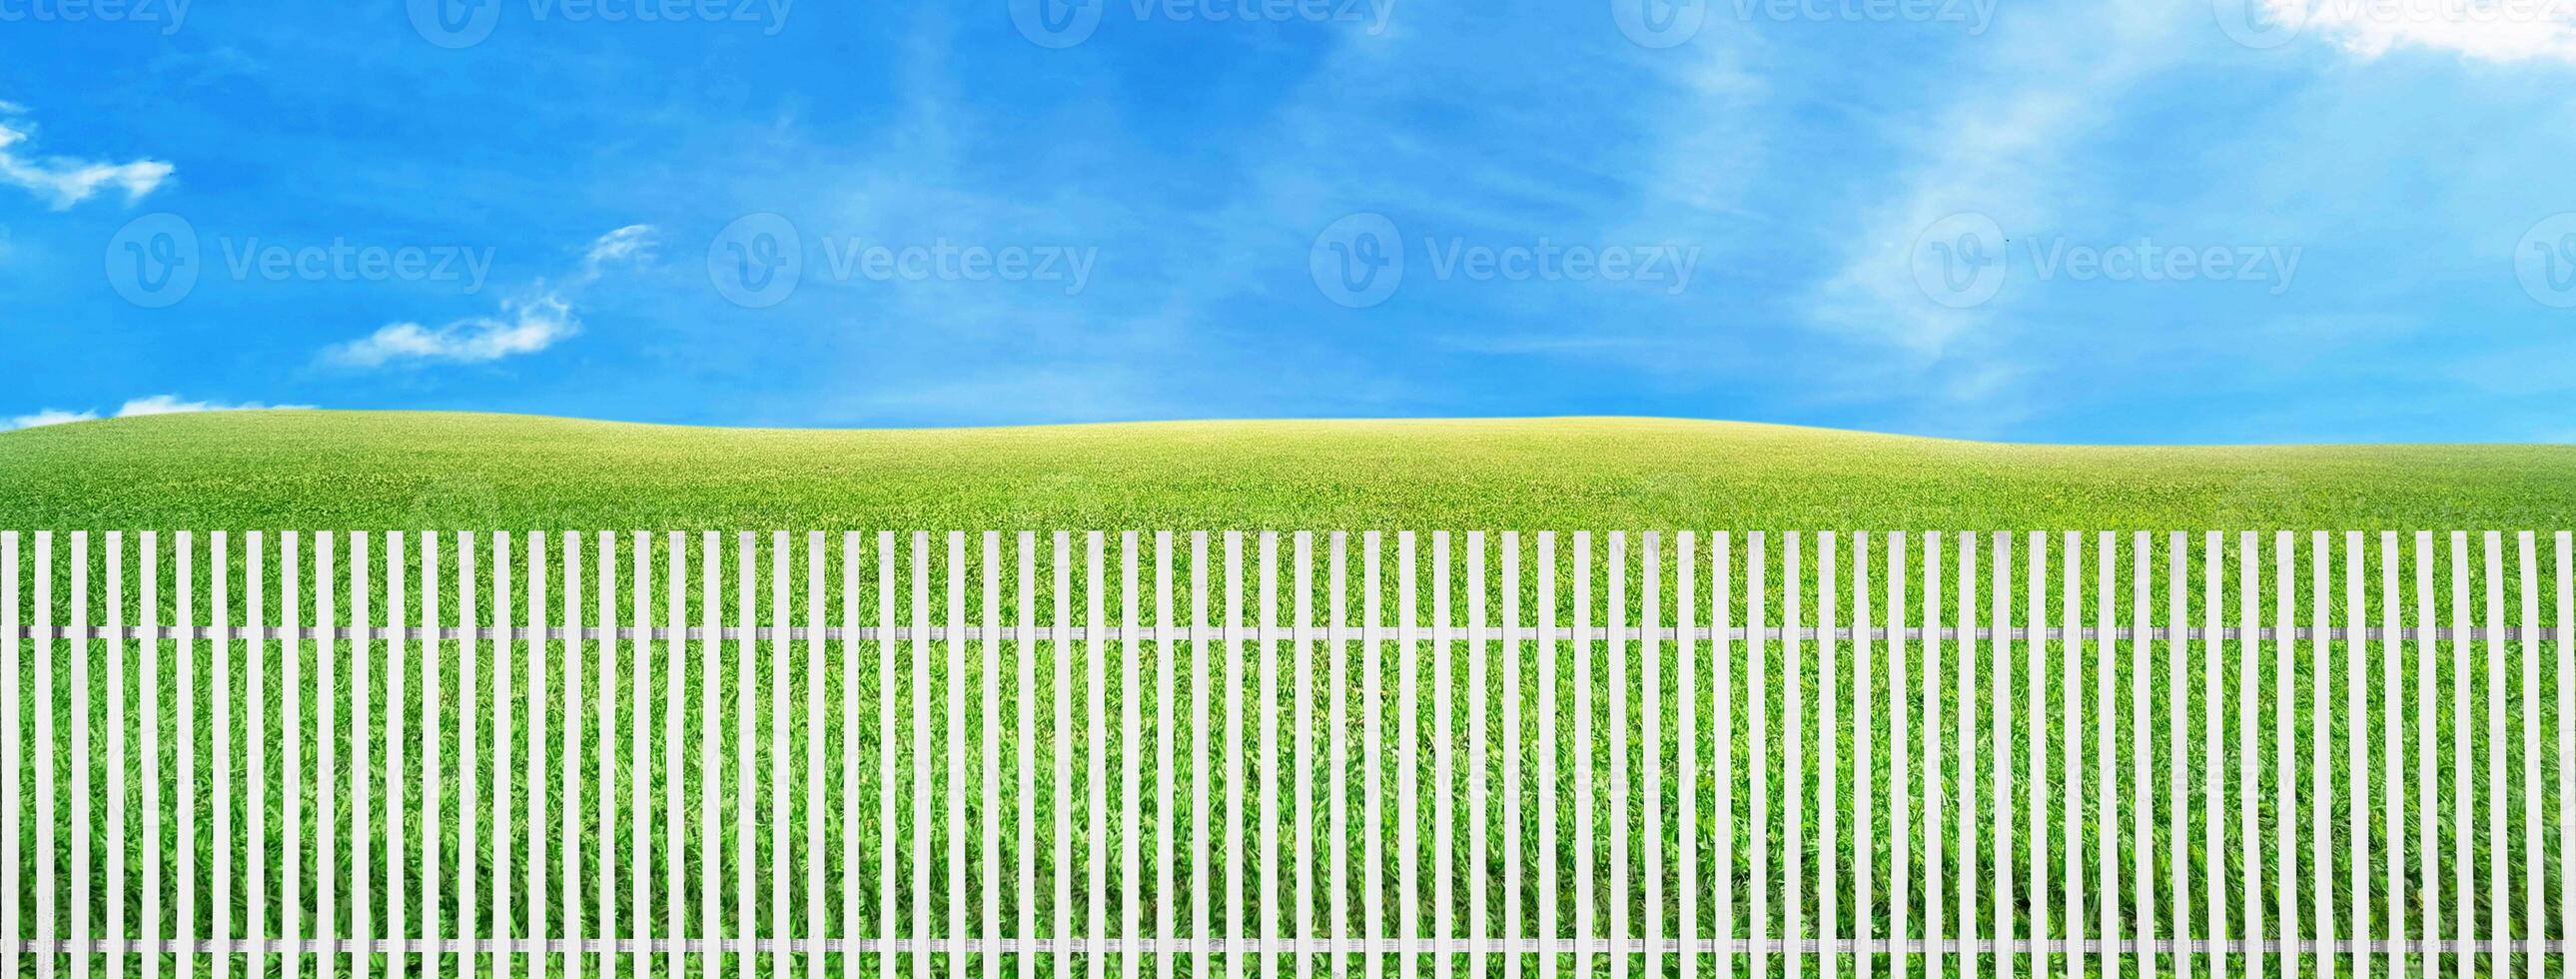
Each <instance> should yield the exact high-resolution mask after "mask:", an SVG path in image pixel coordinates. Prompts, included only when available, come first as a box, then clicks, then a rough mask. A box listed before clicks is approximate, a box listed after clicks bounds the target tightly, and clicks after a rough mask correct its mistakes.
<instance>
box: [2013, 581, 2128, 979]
mask: <svg viewBox="0 0 2576 979" xmlns="http://www.w3.org/2000/svg"><path fill="white" fill-rule="evenodd" d="M2058 549H2059V550H2060V551H2061V552H2062V560H2060V561H2058V565H2059V570H2058V577H2059V579H2060V584H2059V587H2058V596H2057V597H2058V607H2059V612H2058V616H2057V636H2058V642H2057V655H2058V664H2059V666H2058V684H2057V696H2058V700H2059V708H2058V737H2059V738H2060V740H2061V742H2062V743H2061V744H2060V745H2059V752H2060V755H2059V770H2058V772H2057V774H2056V776H2055V778H2056V781H2055V783H2054V786H2053V787H2052V784H2051V782H2050V780H2049V775H2048V766H2047V765H2046V763H2045V761H2043V762H2041V763H2039V764H2034V765H2032V766H2031V770H2032V772H2033V773H2034V774H2036V775H2037V776H2039V778H2038V780H2037V781H2036V782H2035V783H2034V784H2033V785H2032V792H2031V798H2032V799H2033V800H2034V801H2035V802H2036V801H2037V800H2040V799H2043V798H2046V797H2048V796H2050V795H2052V794H2053V795H2055V796H2056V797H2057V799H2058V805H2059V809H2058V831H2059V833H2060V834H2062V835H2061V837H2060V841H2059V852H2060V853H2061V854H2063V856H2062V857H2061V861H2062V862H2061V864H2060V865H2061V866H2063V867H2064V868H2065V870H2064V879H2063V880H2060V881H2059V882H2058V888H2057V897H2058V904H2057V907H2056V909H2055V911H2056V914H2055V915H2054V918H2055V920H2054V921H2052V922H2049V923H2048V924H2047V925H2045V926H2043V927H2044V930H2043V931H2041V932H2040V934H2043V935H2044V934H2047V933H2048V932H2050V931H2054V932H2056V933H2058V934H2060V935H2063V936H2065V937H2066V938H2067V939H2069V940H2070V941H2082V940H2084V939H2085V938H2086V937H2087V936H2086V935H2085V927H2084V926H2085V921H2086V914H2085V904H2086V902H2087V901H2089V900H2092V897H2091V895H2090V893H2089V892H2088V891H2087V890H2086V889H2085V887H2084V871H2083V869H2082V868H2083V866H2084V864H2085V857H2086V854H2085V852H2084V835H2083V826H2084V793H2085V792H2086V790H2088V789H2089V788H2091V786H2088V785H2086V784H2085V779H2084V772H2085V770H2086V769H2085V762H2084V694H2085V686H2084V678H2083V673H2082V669H2083V663H2084V654H2085V652H2086V642H2085V640H2084V637H2083V635H2082V634H2081V632H2080V630H2081V629H2082V628H2083V627H2084V564H2085V554H2084V535H2083V534H2081V533H2079V532H2076V531H2072V530H2070V531H2065V532H2064V534H2063V536H2062V538H2061V540H2060V543H2059V545H2058ZM2106 590H2107V589H2106ZM2097 597H2099V596H2098V595H2097ZM2092 645H2093V647H2094V648H2095V649H2096V650H2098V649H2099V648H2100V646H2101V645H2102V639H2101V637H2096V639H2095V640H2094V642H2093V643H2092ZM2033 665H2034V666H2036V663H2034V664H2033ZM2034 672H2037V671H2036V670H2034ZM2100 675H2101V676H2104V677H2108V676H2109V675H2110V674H2109V672H2108V671H2107V670H2106V671H2103V672H2102V673H2101V674H2100ZM2034 706H2036V705H2034ZM2034 720H2036V718H2034ZM2032 727H2033V728H2034V730H2035V729H2037V728H2038V725H2037V724H2036V723H2034V724H2033V725H2032ZM2032 740H2033V742H2039V741H2045V740H2047V739H2046V738H2045V737H2034V738H2033V739H2032ZM2040 754H2041V756H2042V758H2043V759H2045V757H2046V754H2047V753H2046V752H2044V751H2043V752H2041V753H2040ZM2098 767H2099V770H2100V771H2102V772H2108V771H2110V768H2109V766H2107V765H2103V766H2098ZM2033 808H2034V810H2036V811H2035V812H2034V813H2033V821H2034V823H2038V822H2042V821H2044V814H2045V812H2046V807H2045V806H2044V805H2043V806H2034V807H2033ZM2064 958H2065V963H2066V974H2067V975H2069V976H2071V977H2082V976H2083V975H2084V974H2085V964H2086V963H2085V961H2084V957H2083V956H2082V955H2080V954H2075V953H2073V952H2071V951H2070V952H2069V953H2068V954H2067V955H2066V956H2065V957H2064Z"/></svg>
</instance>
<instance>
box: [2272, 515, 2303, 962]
mask: <svg viewBox="0 0 2576 979" xmlns="http://www.w3.org/2000/svg"><path fill="white" fill-rule="evenodd" d="M2297 567H2298V540H2297V538H2296V537H2295V536H2294V535H2292V534H2291V533H2290V532H2289V531H2275V532H2274V533H2273V535H2272V603H2273V619H2272V642H2271V644H2270V646H2271V650H2270V651H2271V656H2272V687H2271V689H2270V690H2268V691H2266V692H2265V693H2266V699H2267V700H2269V701H2270V703H2271V705H2272V793H2273V795H2272V815H2273V820H2274V823H2273V826H2272V853H2273V861H2274V864H2275V866H2276V867H2278V869H2279V874H2278V877H2277V879H2276V880H2274V881H2273V884H2272V888H2271V891H2270V893H2271V896H2272V899H2273V901H2274V902H2275V905H2276V906H2275V913H2274V920H2275V921H2276V922H2278V925H2277V929H2276V930H2277V933H2278V934H2279V935H2280V937H2282V938H2287V939H2296V938H2303V937H2306V936H2305V934H2304V931H2305V922H2304V921H2303V920H2302V917H2301V913H2300V909H2299V906H2298V905H2299V902H2298V894H2299V884H2300V880H2299V855H2300V850H2299V797H2298V793H2299V776H2298V772H2297V770H2296V768H2295V767H2294V766H2296V765H2297V764H2298V761H2297V759H2298V747H2297V738H2298V731H2297V727H2296V725H2297V719H2298V710H2297V703H2298V686H2297V679H2296V676H2295V673H2294V667H2293V663H2294V662H2295V661H2296V659H2297V657H2298V646H2297V640H2296V639H2295V638H2294V636H2295V630H2296V629H2297V627H2298V604H2299V597H2298V595H2299V587H2298V571H2297ZM2280 968H2281V974H2282V975H2285V976H2288V975H2295V974H2297V970H2298V959H2297V956H2296V955H2294V954H2289V953H2286V952H2285V953H2284V954H2283V955H2282V956H2281V963H2280Z"/></svg>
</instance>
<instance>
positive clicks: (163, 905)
mask: <svg viewBox="0 0 2576 979" xmlns="http://www.w3.org/2000/svg"><path fill="white" fill-rule="evenodd" d="M137 544H139V554H137V564H139V572H142V593H139V608H142V629H144V639H142V647H139V652H142V690H139V698H137V701H139V706H142V806H144V868H142V902H144V907H142V917H144V922H142V938H144V946H147V948H160V943H162V940H165V938H167V922H165V912H167V899H170V897H167V860H170V850H167V845H170V840H167V832H165V830H167V809H162V781H165V773H167V770H165V763H162V662H160V626H162V618H160V603H162V580H160V554H162V551H160V533H157V531H142V538H139V541H137ZM325 567H327V562H325ZM322 582H325V585H322V587H330V582H332V575H330V572H327V569H325V575H322ZM325 595H327V593H325ZM327 600H330V598H325V603H327ZM10 626H15V623H10ZM8 660H10V667H13V670H10V678H8V683H10V685H15V683H18V672H15V657H8ZM322 662H332V657H322ZM325 690H327V685H325ZM325 703H330V701H327V698H325ZM13 706H15V703H13ZM332 721H335V719H325V724H322V729H325V732H337V729H340V727H337V724H332ZM15 742H18V739H15V737H10V745H15ZM325 745H327V742H325ZM5 768H8V778H10V781H13V783H15V778H18V768H15V765H5ZM325 770H330V763H325ZM335 788H337V786H325V788H322V799H325V806H335V796H337V791H335ZM325 827H327V830H325V832H327V835H325V842H322V853H325V866H327V863H330V855H332V853H335V848H337V842H340V840H337V832H340V830H337V824H332V822H330V819H325ZM13 866H15V863H13ZM330 879H332V873H325V881H330ZM327 897H330V891H325V902H322V907H325V909H330V907H335V902H332V899H327ZM10 925H15V922H10ZM330 925H340V920H337V915H335V912H332V920H330ZM8 935H10V938H21V933H18V930H15V927H10V933H8ZM327 961H330V958H325V964H327ZM10 966H15V961H10ZM142 971H144V979H160V976H162V956H157V953H149V956H144V969H142ZM322 979H332V976H330V971H325V974H322Z"/></svg>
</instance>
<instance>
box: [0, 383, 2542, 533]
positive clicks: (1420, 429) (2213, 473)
mask: <svg viewBox="0 0 2576 979" xmlns="http://www.w3.org/2000/svg"><path fill="white" fill-rule="evenodd" d="M2571 504H2576V446H2502V445H2499V446H2376V447H2373V446H2316V447H2245V448H2085V447H2045V446H2015V445H1996V444H1985V443H1974V442H1953V441H1941V440H1934V439H1918V438H1903V437H1895V436H1884V435H1870V434H1863V433H1853V432H1838V431H1828V430H1820V429H1803V428H1787V427H1778V426H1765V425H1745V424H1734V423H1725V422H1699V421H1666V420H1651V419H1558V420H1529V421H1517V420H1497V421H1472V420H1470V421H1347V422H1339V421H1333V422H1187V423H1169V424H1142V425H1088V426H1062V427H1048V428H1011V429H947V430H903V431H892V430H889V431H819V430H737V429H713V428H678V427H663V426H647V425H623V424H611V423H604V422H587V421H567V420H560V419H544V418H529V417H518V416H502V415H465V414H436V413H390V412H301V411H299V412H252V413H233V414H209V415H186V416H161V417H153V418H137V419H120V420H111V421H99V422H84V423H79V424H72V425H62V426H53V427H46V428H37V429H29V430H25V431H18V432H10V433H7V434H0V526H10V527H51V528H55V529H72V528H93V529H109V528H128V529H133V528H143V527H193V528H198V529H211V528H221V527H230V528H255V527H307V528H321V527H330V528H348V529H394V528H401V529H431V528H459V529H483V530H489V529H524V528H565V529H579V530H597V529H627V528H638V529H664V528H675V529H693V528H715V529H734V528H749V529H768V528H787V529H806V528H823V529H839V528H861V529H871V530H873V529H881V528H892V529H899V530H901V529H917V528H928V529H948V528H964V529H973V530H985V529H1006V530H1007V529H1015V528H1022V527H1032V528H1042V529H1055V528H1102V529H1113V530H1114V529H1121V528H1148V529H1150V528H1175V529H1228V528H1243V529H1258V528H1301V529H1317V530H1322V529H1354V530H1356V529H1363V528H1390V529H1391V528H1398V527H1406V528H1419V529H1430V528H1436V527H1449V528H1470V527H1481V528H1489V529H1504V528H1517V529H1541V528H1561V529H1571V528H1578V527H1593V528H1612V527H1624V528H1629V529H1649V528H1658V527H1660V528H1673V529H1678V528H1701V529H1710V528H1758V527H1769V528H1790V527H1834V528H1843V529H1856V528H1873V529H1876V528H1887V529H1898V528H1915V529H1925V528H1967V529H2011V528H2051V529H2055V528H2081V529H2116V530H2125V529H2132V528H2140V529H2152V530H2168V529H2198V528H2226V529H2234V528H2249V527H2250V528H2269V527H2287V528H2296V529H2312V528H2347V527H2352V528H2367V529H2377V528H2400V529H2413V528H2418V527H2435V528H2447V527H2472V528H2477V527H2535V526H2555V525H2559V524H2562V523H2564V522H2565V521H2566V519H2567V514H2568V513H2570V512H2571V510H2576V505H2571Z"/></svg>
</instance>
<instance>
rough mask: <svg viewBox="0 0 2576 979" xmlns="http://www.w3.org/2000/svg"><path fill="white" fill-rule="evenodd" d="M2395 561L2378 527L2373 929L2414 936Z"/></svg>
mask: <svg viewBox="0 0 2576 979" xmlns="http://www.w3.org/2000/svg"><path fill="white" fill-rule="evenodd" d="M2399 563H2400V559H2399V554H2398V542H2397V532H2396V531H2394V530H2383V531H2380V533H2379V626H2380V633H2379V730H2378V732H2377V739H2376V740H2378V742H2379V746H2380V758H2381V768H2380V779H2379V784H2380V785H2381V786H2382V787H2383V788H2384V789H2385V790H2386V792H2387V797H2386V799H2385V800H2384V803H2385V805H2386V807H2387V808H2386V809H2385V810H2384V811H2383V814H2382V817H2381V820H2380V823H2381V825H2382V826H2383V827H2385V828H2386V834H2387V835H2386V836H2385V838H2384V839H2383V841H2382V845H2383V846H2385V847H2386V848H2387V850H2388V860H2387V863H2386V868H2387V888H2388V895H2387V896H2388V923H2387V924H2386V925H2384V926H2382V927H2381V928H2377V929H2373V933H2374V934H2383V935H2387V936H2389V937H2391V938H2399V939H2403V938H2408V937H2412V936H2413V934H2414V931H2413V929H2410V928H2408V927H2407V921H2406V909H2407V906H2408V905H2409V904H2410V903H2412V902H2411V901H2409V900H2408V890H2409V888H2408V887H2407V885H2406V882H2407V880H2408V874H2407V873H2406V837H2407V835H2408V833H2407V824H2409V823H2417V822H2422V821H2423V820H2422V819H2421V818H2420V817H2418V816H2416V815H2414V814H2412V813H2410V811H2409V810H2408V809H2407V808H2406V780H2405V779H2403V778H2401V777H2399V773H2400V772H2401V771H2404V770H2406V769H2405V754H2406V738H2405V734H2406V726H2405V724H2404V721H2403V720H2402V719H2401V717H2400V714H2399V711H2400V709H2401V707H2402V705H2403V703H2404V700H2405V698H2404V697H2403V696H2401V695H2400V693H2401V691H2402V690H2403V689H2404V688H2403V687H2400V686H2399V685H2398V672H2399V670H2398V662H2399V657H2400V656H2402V655H2403V647H2402V646H2401V644H2400V640H2399V638H2398V636H2399V633H2398V626H2399V625H2400V624H2401V622H2402V621H2403V616H2404V614H2405V602H2404V601H2403V600H2402V593H2401V592H2399V591H2398V566H2399ZM2562 618H2564V617H2563V616H2562ZM2560 716H2562V717H2564V716H2566V715H2564V714H2561V715H2560ZM2418 784H2419V785H2420V784H2421V783H2418ZM2419 791H2420V790H2419ZM2426 798H2430V796H2429V795H2428V796H2426ZM2402 961H2403V960H2401V959H2396V958H2391V959H2390V960H2389V963H2388V965H2389V973H2390V974H2391V975H2397V974H2401V973H2402V972H2403V971H2404V970H2403V969H2402V968H2400V963H2401V962H2402Z"/></svg>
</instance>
